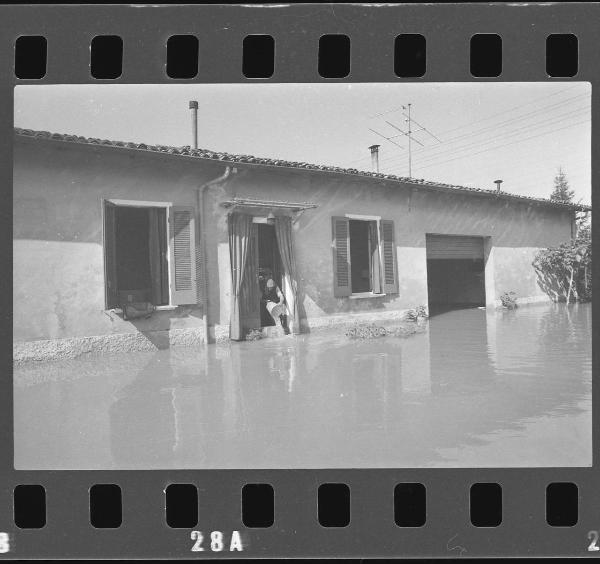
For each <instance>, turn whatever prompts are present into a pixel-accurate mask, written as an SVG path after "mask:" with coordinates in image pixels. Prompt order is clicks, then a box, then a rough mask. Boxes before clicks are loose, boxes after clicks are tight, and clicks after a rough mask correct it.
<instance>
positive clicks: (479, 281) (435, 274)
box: [426, 235, 485, 314]
mask: <svg viewBox="0 0 600 564" xmlns="http://www.w3.org/2000/svg"><path fill="white" fill-rule="evenodd" d="M426 249H427V294H428V301H429V311H430V313H432V314H435V313H440V312H442V311H448V310H453V309H463V308H472V307H482V306H485V260H484V250H483V249H484V246H483V237H467V236H461V235H427V236H426Z"/></svg>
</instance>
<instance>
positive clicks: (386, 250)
mask: <svg viewBox="0 0 600 564" xmlns="http://www.w3.org/2000/svg"><path fill="white" fill-rule="evenodd" d="M381 245H382V255H383V282H384V284H383V291H384V292H385V293H386V294H397V293H398V265H397V264H396V245H395V238H394V222H393V221H392V220H390V219H382V220H381Z"/></svg>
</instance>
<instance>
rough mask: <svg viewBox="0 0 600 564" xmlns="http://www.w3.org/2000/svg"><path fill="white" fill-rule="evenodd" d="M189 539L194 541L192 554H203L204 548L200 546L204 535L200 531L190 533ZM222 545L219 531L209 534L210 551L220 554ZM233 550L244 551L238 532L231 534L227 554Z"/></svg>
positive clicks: (221, 534) (221, 535)
mask: <svg viewBox="0 0 600 564" xmlns="http://www.w3.org/2000/svg"><path fill="white" fill-rule="evenodd" d="M190 537H191V539H192V540H193V541H195V542H194V546H192V552H203V551H204V547H203V546H202V542H203V541H204V535H203V534H202V533H201V532H200V531H192V532H191V534H190ZM224 544H225V543H224V542H223V533H222V532H221V531H212V532H211V533H210V549H211V550H212V551H213V552H221V551H222V550H223V548H224ZM235 550H239V551H242V550H244V547H243V546H242V539H241V537H240V533H239V532H238V531H233V532H232V533H231V542H230V544H229V552H233V551H235Z"/></svg>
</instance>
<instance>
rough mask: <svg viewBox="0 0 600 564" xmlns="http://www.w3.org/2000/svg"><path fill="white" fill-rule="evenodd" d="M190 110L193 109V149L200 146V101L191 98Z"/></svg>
mask: <svg viewBox="0 0 600 564" xmlns="http://www.w3.org/2000/svg"><path fill="white" fill-rule="evenodd" d="M190 110H192V149H197V148H198V102H197V101H196V100H190Z"/></svg>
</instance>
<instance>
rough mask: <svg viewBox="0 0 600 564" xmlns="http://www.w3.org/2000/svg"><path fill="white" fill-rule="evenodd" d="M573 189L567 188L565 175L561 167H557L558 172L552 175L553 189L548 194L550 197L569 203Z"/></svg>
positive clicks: (567, 182) (567, 183) (571, 199)
mask: <svg viewBox="0 0 600 564" xmlns="http://www.w3.org/2000/svg"><path fill="white" fill-rule="evenodd" d="M574 196H575V191H574V190H571V189H570V188H569V181H568V180H567V175H566V174H565V173H564V172H563V169H562V168H559V169H558V174H557V175H556V176H555V177H554V190H553V192H552V194H550V199H551V200H553V201H555V202H565V203H569V202H572V201H573V197H574Z"/></svg>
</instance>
